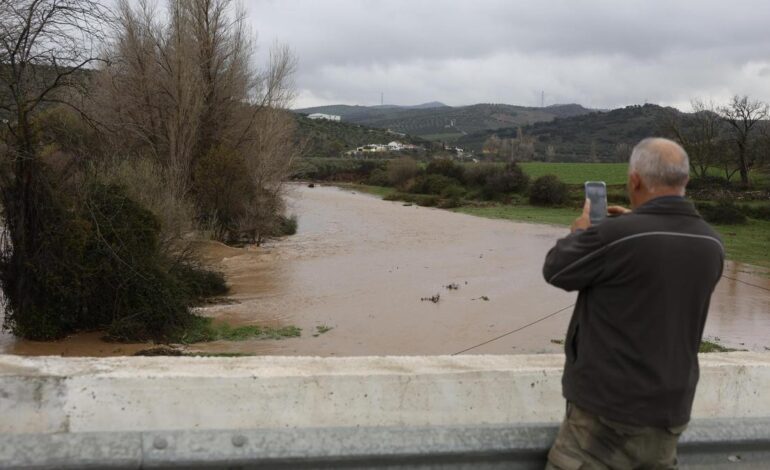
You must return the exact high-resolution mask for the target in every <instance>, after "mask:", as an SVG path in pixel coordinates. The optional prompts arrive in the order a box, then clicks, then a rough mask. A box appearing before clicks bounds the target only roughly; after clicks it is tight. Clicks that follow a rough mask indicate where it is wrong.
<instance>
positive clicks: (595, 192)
mask: <svg viewBox="0 0 770 470" xmlns="http://www.w3.org/2000/svg"><path fill="white" fill-rule="evenodd" d="M585 188H586V199H589V200H590V201H591V213H590V217H591V223H592V224H596V223H599V222H601V220H602V219H604V218H605V217H606V216H607V185H606V184H604V181H586V184H585Z"/></svg>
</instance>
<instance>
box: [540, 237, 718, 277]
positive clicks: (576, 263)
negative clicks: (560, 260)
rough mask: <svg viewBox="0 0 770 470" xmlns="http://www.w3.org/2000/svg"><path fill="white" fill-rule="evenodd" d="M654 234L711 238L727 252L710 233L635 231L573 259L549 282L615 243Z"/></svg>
mask: <svg viewBox="0 0 770 470" xmlns="http://www.w3.org/2000/svg"><path fill="white" fill-rule="evenodd" d="M652 235H667V236H672V237H688V238H700V239H704V240H711V241H712V242H714V243H716V244H717V245H718V246H719V249H720V250H721V251H722V256H724V253H725V248H724V246H722V242H720V241H719V239H717V238H714V237H710V236H708V235H696V234H692V233H679V232H644V233H635V234H633V235H629V236H627V237H623V238H618V239H617V240H615V241H613V242H611V243H609V244H607V245H605V246H603V247H601V248H599V249H598V250H596V251H592V252H591V253H588V254H587V255H585V256H583V257H582V258H580V259H578V260H576V261H573V262H572V263H570V264H569V265H568V266H567V267H565V268H564V269H562V270H561V271H559V272H558V273H556V274H554V275H553V276H551V279H549V280H548V283H549V284H550V283H553V281H554V279H556V278H557V277H559V276H560V275H562V274H563V273H565V272H567V271H569V270H570V269H572V268H574V267H576V266H578V265H580V264H581V263H584V262H586V261H588V260H589V259H591V258H593V257H594V256H596V255H598V254H600V253H601V252H603V251H605V250H607V249H609V248H611V247H613V246H615V245H617V244H619V243H621V242H625V241H628V240H632V239H634V238H639V237H647V236H652Z"/></svg>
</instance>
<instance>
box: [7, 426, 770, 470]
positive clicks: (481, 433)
mask: <svg viewBox="0 0 770 470" xmlns="http://www.w3.org/2000/svg"><path fill="white" fill-rule="evenodd" d="M556 431H557V427H556V425H553V424H547V425H546V424H543V425H521V426H517V425H511V426H501V425H489V426H478V427H404V428H399V427H366V428H365V427H356V428H302V429H255V430H221V431H168V432H162V431H147V432H113V433H109V432H107V433H104V432H100V433H59V434H0V466H2V468H19V469H32V468H34V469H48V468H56V469H67V468H78V469H82V468H121V469H122V468H126V469H129V468H130V469H138V468H190V467H195V468H276V469H282V468H347V469H352V468H389V469H436V468H450V469H464V468H473V469H498V468H506V469H542V468H543V466H544V465H545V458H546V453H547V449H548V447H549V446H550V445H551V443H552V442H553V440H554V438H555V436H556ZM679 455H680V463H681V467H682V468H685V469H687V468H697V469H701V468H703V469H718V468H736V469H749V468H751V469H755V468H756V469H759V468H770V418H758V419H734V420H732V419H728V420H725V419H720V420H702V421H696V422H693V423H691V425H690V427H689V429H688V430H687V431H686V432H685V434H684V435H683V437H682V440H681V442H680V446H679Z"/></svg>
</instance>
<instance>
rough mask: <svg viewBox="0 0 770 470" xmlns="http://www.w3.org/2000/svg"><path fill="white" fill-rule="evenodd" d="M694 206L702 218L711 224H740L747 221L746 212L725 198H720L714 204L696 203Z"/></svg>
mask: <svg viewBox="0 0 770 470" xmlns="http://www.w3.org/2000/svg"><path fill="white" fill-rule="evenodd" d="M696 207H697V208H698V212H700V213H701V215H702V216H703V218H704V219H706V221H707V222H709V223H712V224H723V225H740V224H745V223H746V222H747V220H746V214H744V213H743V212H742V211H741V208H740V207H738V206H737V205H736V204H735V203H734V202H733V201H730V200H727V199H722V200H720V201H718V202H717V203H716V204H711V203H706V202H701V203H697V204H696Z"/></svg>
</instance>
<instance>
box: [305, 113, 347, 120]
mask: <svg viewBox="0 0 770 470" xmlns="http://www.w3.org/2000/svg"><path fill="white" fill-rule="evenodd" d="M307 117H308V118H309V119H326V120H328V121H339V120H340V116H337V115H336V114H322V113H313V114H308V116H307Z"/></svg>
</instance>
